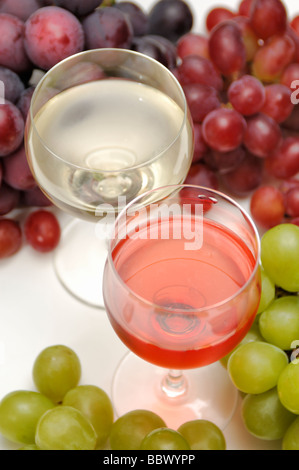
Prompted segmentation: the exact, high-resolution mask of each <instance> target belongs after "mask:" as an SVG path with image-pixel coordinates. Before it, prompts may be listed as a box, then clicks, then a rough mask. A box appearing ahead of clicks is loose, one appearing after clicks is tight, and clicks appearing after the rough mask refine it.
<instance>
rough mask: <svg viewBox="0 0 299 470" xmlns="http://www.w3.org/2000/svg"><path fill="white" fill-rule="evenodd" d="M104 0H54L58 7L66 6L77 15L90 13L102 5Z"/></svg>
mask: <svg viewBox="0 0 299 470" xmlns="http://www.w3.org/2000/svg"><path fill="white" fill-rule="evenodd" d="M102 2H103V0H54V1H53V3H54V5H56V6H57V7H61V8H65V9H66V10H69V11H71V12H72V13H74V15H76V16H83V15H88V14H89V13H91V12H92V11H93V10H95V8H97V7H98V6H100V5H101V3H102Z"/></svg>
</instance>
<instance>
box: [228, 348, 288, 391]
mask: <svg viewBox="0 0 299 470" xmlns="http://www.w3.org/2000/svg"><path fill="white" fill-rule="evenodd" d="M287 363H288V356H287V355H286V353H285V352H284V351H283V350H282V349H280V348H278V347H277V346H274V345H273V344H269V343H266V342H263V341H252V342H250V343H247V344H242V345H241V346H240V347H239V348H237V349H236V350H235V351H234V352H233V353H232V355H231V356H230V358H229V360H228V364H227V370H228V373H229V375H230V378H231V380H232V382H233V383H234V385H235V386H236V387H237V388H238V389H239V390H241V392H244V393H263V392H266V391H267V390H270V389H271V388H273V387H275V386H276V384H277V381H278V377H279V375H280V373H281V371H282V370H283V369H284V368H285V367H286V365H287Z"/></svg>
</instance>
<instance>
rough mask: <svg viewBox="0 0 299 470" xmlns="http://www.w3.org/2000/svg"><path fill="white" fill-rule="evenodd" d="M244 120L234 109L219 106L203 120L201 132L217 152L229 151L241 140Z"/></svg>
mask: <svg viewBox="0 0 299 470" xmlns="http://www.w3.org/2000/svg"><path fill="white" fill-rule="evenodd" d="M245 129H246V121H245V119H244V118H243V117H242V116H241V114H240V113H238V112H237V111H235V110H234V109H229V108H219V109H216V110H214V111H211V112H210V113H209V114H208V115H207V116H206V117H205V118H204V120H203V123H202V133H203V136H204V139H205V141H206V143H207V144H208V145H209V147H211V148H212V149H214V150H218V151H219V152H229V151H231V150H234V149H235V148H237V147H239V145H241V144H242V142H243V137H244V132H245Z"/></svg>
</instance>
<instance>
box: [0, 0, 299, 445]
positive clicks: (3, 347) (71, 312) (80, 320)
mask: <svg viewBox="0 0 299 470" xmlns="http://www.w3.org/2000/svg"><path fill="white" fill-rule="evenodd" d="M139 3H140V4H142V6H143V7H144V8H148V7H149V6H151V5H152V4H153V2H152V1H151V0H143V1H142V2H141V1H140V2H139ZM238 3H239V2H236V1H235V0H234V1H232V0H230V1H229V2H228V1H221V0H218V1H217V2H215V1H208V0H205V1H203V0H192V1H191V0H189V4H190V5H192V8H193V13H194V16H195V25H194V30H195V31H198V32H200V31H204V26H203V25H204V18H205V15H206V12H207V11H208V10H210V9H211V8H212V7H214V6H217V5H224V6H228V5H229V7H230V8H233V6H234V5H237V4H238ZM296 3H297V2H296V0H293V1H291V0H287V3H286V5H287V8H288V11H289V14H290V15H293V14H295V13H297V12H298V13H299V6H296ZM57 214H58V216H59V218H60V220H61V223H62V225H65V224H66V223H67V222H68V221H69V220H70V219H69V217H68V216H66V215H65V214H61V213H60V212H57ZM86 244H88V240H86ZM82 250H84V246H82ZM0 295H1V304H0V305H1V310H0V318H1V320H0V322H1V323H0V398H1V397H3V396H4V395H5V394H6V393H9V392H11V391H13V390H18V389H34V386H33V382H32V377H31V370H32V365H33V361H34V359H35V357H36V356H37V354H38V353H39V352H40V351H41V350H42V349H43V348H45V347H47V346H49V345H52V344H59V343H60V344H66V345H68V346H70V347H72V348H73V349H74V350H75V351H76V352H77V354H78V355H79V357H80V360H81V364H82V378H81V383H82V384H83V383H85V384H95V385H98V386H100V387H102V388H103V389H104V390H106V391H107V392H108V393H109V394H110V392H111V385H112V377H113V373H114V370H115V368H116V366H117V365H118V363H119V361H120V360H121V358H122V357H123V355H124V354H125V353H126V351H127V350H126V348H125V346H124V345H123V344H122V343H121V342H120V340H119V339H118V338H117V336H116V334H115V333H114V331H113V330H112V328H111V326H110V324H109V321H108V318H107V316H106V314H105V312H104V311H103V310H98V309H96V308H92V307H87V306H85V305H83V304H82V303H81V302H79V301H77V300H76V299H75V298H73V297H72V296H70V295H69V294H68V293H67V291H65V290H64V289H63V287H62V285H61V284H60V283H59V281H58V279H57V278H56V277H55V273H54V270H53V265H52V254H47V255H44V254H38V253H36V252H34V251H33V249H32V248H31V247H29V246H26V245H25V244H24V246H23V248H22V249H21V251H20V252H19V253H18V254H17V255H15V256H13V257H11V258H9V259H6V260H2V261H0ZM129 379H130V378H129ZM132 400H134V398H133V397H132ZM224 433H225V437H226V440H227V447H228V449H241V450H242V449H244V450H245V449H277V448H279V443H277V442H267V441H262V440H259V439H255V438H254V437H252V436H250V435H249V433H248V432H247V431H246V430H245V428H244V425H243V423H242V419H241V415H240V401H239V406H238V409H237V412H236V413H235V415H234V417H233V419H232V421H231V423H230V424H229V425H228V427H227V428H226V429H225V431H224ZM17 447H19V446H18V445H14V444H11V443H9V442H8V441H6V440H5V439H3V438H2V437H0V449H14V448H17Z"/></svg>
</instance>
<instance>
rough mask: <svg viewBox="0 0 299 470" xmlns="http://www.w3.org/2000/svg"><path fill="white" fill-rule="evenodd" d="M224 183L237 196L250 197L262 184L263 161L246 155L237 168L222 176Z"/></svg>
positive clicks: (248, 154)
mask: <svg viewBox="0 0 299 470" xmlns="http://www.w3.org/2000/svg"><path fill="white" fill-rule="evenodd" d="M222 182H223V184H224V185H225V186H226V188H228V190H229V191H231V192H232V193H234V194H235V195H237V196H240V197H245V196H248V194H250V193H251V192H252V191H253V190H254V189H256V188H258V187H259V186H260V184H261V182H262V160H261V159H260V158H258V157H255V156H254V155H251V154H250V153H246V154H245V157H244V158H243V160H242V161H241V162H240V163H239V165H237V167H236V168H234V169H232V170H230V171H227V172H226V173H223V174H222Z"/></svg>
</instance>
